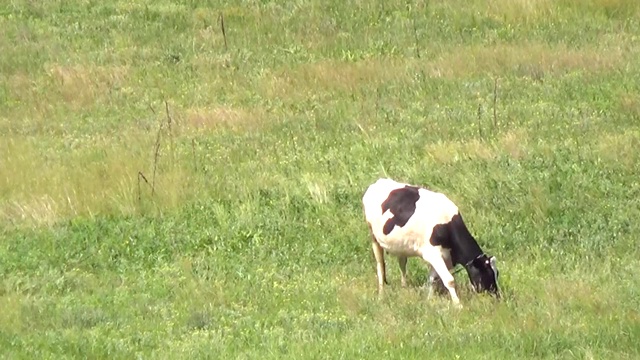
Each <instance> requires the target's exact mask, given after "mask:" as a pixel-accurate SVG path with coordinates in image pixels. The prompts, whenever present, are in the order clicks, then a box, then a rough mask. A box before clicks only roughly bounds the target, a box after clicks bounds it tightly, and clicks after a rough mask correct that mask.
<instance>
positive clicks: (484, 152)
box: [425, 139, 497, 164]
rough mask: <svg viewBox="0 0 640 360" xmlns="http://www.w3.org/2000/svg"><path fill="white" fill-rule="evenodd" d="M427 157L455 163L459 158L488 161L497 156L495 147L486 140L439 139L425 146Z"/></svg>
mask: <svg viewBox="0 0 640 360" xmlns="http://www.w3.org/2000/svg"><path fill="white" fill-rule="evenodd" d="M425 152H426V154H427V156H428V157H430V158H431V159H433V160H435V161H436V162H438V163H443V164H447V163H455V162H458V161H460V160H468V159H472V160H484V161H489V160H492V159H494V158H495V157H496V156H497V152H496V148H495V147H494V146H492V145H491V144H489V143H487V142H486V141H482V140H478V139H471V140H468V141H441V142H437V143H435V144H429V145H427V146H426V147H425Z"/></svg>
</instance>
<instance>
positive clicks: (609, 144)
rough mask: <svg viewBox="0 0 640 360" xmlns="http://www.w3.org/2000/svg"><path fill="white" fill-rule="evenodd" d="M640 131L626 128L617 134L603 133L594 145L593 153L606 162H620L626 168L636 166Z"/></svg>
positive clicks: (639, 147)
mask: <svg viewBox="0 0 640 360" xmlns="http://www.w3.org/2000/svg"><path fill="white" fill-rule="evenodd" d="M638 149H640V132H639V131H638V130H626V131H625V132H622V133H617V134H603V135H602V136H600V137H599V139H598V142H597V143H596V144H595V146H594V150H595V155H596V156H597V157H599V158H600V159H603V160H605V161H606V162H608V163H614V164H621V165H623V166H624V167H626V168H627V169H633V168H635V167H637V164H638V162H639V161H640V159H639V158H638V155H637V154H638Z"/></svg>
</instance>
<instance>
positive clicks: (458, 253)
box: [450, 214, 483, 267]
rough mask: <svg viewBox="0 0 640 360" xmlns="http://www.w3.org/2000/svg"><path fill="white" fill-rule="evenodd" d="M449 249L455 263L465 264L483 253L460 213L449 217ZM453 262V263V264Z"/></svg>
mask: <svg viewBox="0 0 640 360" xmlns="http://www.w3.org/2000/svg"><path fill="white" fill-rule="evenodd" d="M450 224H451V235H452V237H451V240H452V241H451V251H452V260H453V261H454V262H455V264H460V265H464V266H465V267H466V266H467V264H468V263H470V262H471V261H473V260H474V259H475V258H477V257H478V256H480V255H482V254H483V251H482V249H481V248H480V245H478V242H477V241H476V239H474V238H473V236H472V235H471V233H469V230H468V229H467V226H466V225H465V224H464V221H463V220H462V217H461V216H460V214H456V215H455V216H454V217H453V218H452V219H451V223H450ZM455 264H454V265H455Z"/></svg>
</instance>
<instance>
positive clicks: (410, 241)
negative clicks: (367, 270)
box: [362, 178, 500, 307]
mask: <svg viewBox="0 0 640 360" xmlns="http://www.w3.org/2000/svg"><path fill="white" fill-rule="evenodd" d="M362 204H363V207H364V214H365V218H366V221H367V223H368V225H369V230H370V232H371V237H372V244H371V245H372V249H373V254H374V256H375V259H376V272H377V278H378V291H379V293H382V289H383V287H384V284H388V282H387V278H386V273H385V263H384V252H387V254H389V255H393V256H395V257H397V258H398V263H399V265H400V271H401V273H402V274H401V276H402V278H401V285H402V286H403V287H405V286H406V285H407V258H409V257H416V256H417V257H421V258H422V259H424V260H425V261H426V262H427V263H428V264H429V265H430V275H429V284H430V287H429V295H431V294H433V289H434V285H436V282H438V283H439V282H440V281H441V283H439V284H440V286H444V287H445V288H446V290H448V291H449V294H450V295H451V300H452V301H453V303H454V304H455V305H457V306H458V307H461V304H460V299H459V298H458V295H457V293H456V289H455V282H454V278H453V275H452V274H451V272H450V269H452V268H453V267H454V266H456V265H457V264H460V265H462V266H464V268H465V269H466V271H467V274H468V275H469V280H470V282H471V285H472V286H473V288H474V290H475V291H476V292H478V293H481V292H488V293H489V294H492V295H494V296H495V297H496V298H499V297H500V291H499V289H498V269H497V267H496V258H495V257H494V256H489V255H487V254H485V253H484V252H483V251H482V249H481V248H480V245H478V242H477V241H476V240H475V239H474V237H473V236H472V235H471V233H470V232H469V230H468V229H467V227H466V225H465V223H464V221H463V220H462V216H461V215H460V212H459V211H458V207H457V206H456V205H455V204H454V203H453V202H452V201H451V200H449V198H447V197H446V196H445V195H444V194H442V193H439V192H434V191H430V190H428V189H426V188H424V187H419V186H415V185H410V184H405V183H401V182H397V181H395V180H392V179H389V178H381V179H378V180H377V181H376V182H375V183H373V184H371V185H370V186H369V187H368V188H367V190H366V191H365V193H364V196H363V197H362Z"/></svg>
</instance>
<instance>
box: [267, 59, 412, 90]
mask: <svg viewBox="0 0 640 360" xmlns="http://www.w3.org/2000/svg"><path fill="white" fill-rule="evenodd" d="M408 65H409V63H408V62H407V60H405V59H394V58H386V59H368V60H362V61H358V62H343V61H337V60H331V59H327V60H323V61H318V62H315V63H309V64H302V65H300V66H298V67H296V68H293V69H291V70H288V69H281V70H278V71H274V72H265V74H264V75H263V77H262V81H261V88H262V92H263V93H265V95H267V96H268V97H272V98H273V97H292V98H297V97H298V96H300V95H303V96H305V95H306V94H308V93H317V92H318V91H319V90H320V91H345V92H348V91H354V90H356V89H358V88H361V87H365V86H372V85H375V84H380V83H383V82H385V81H390V80H393V79H396V78H398V77H406V76H407V71H406V70H407V68H408V67H407V66H408Z"/></svg>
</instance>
